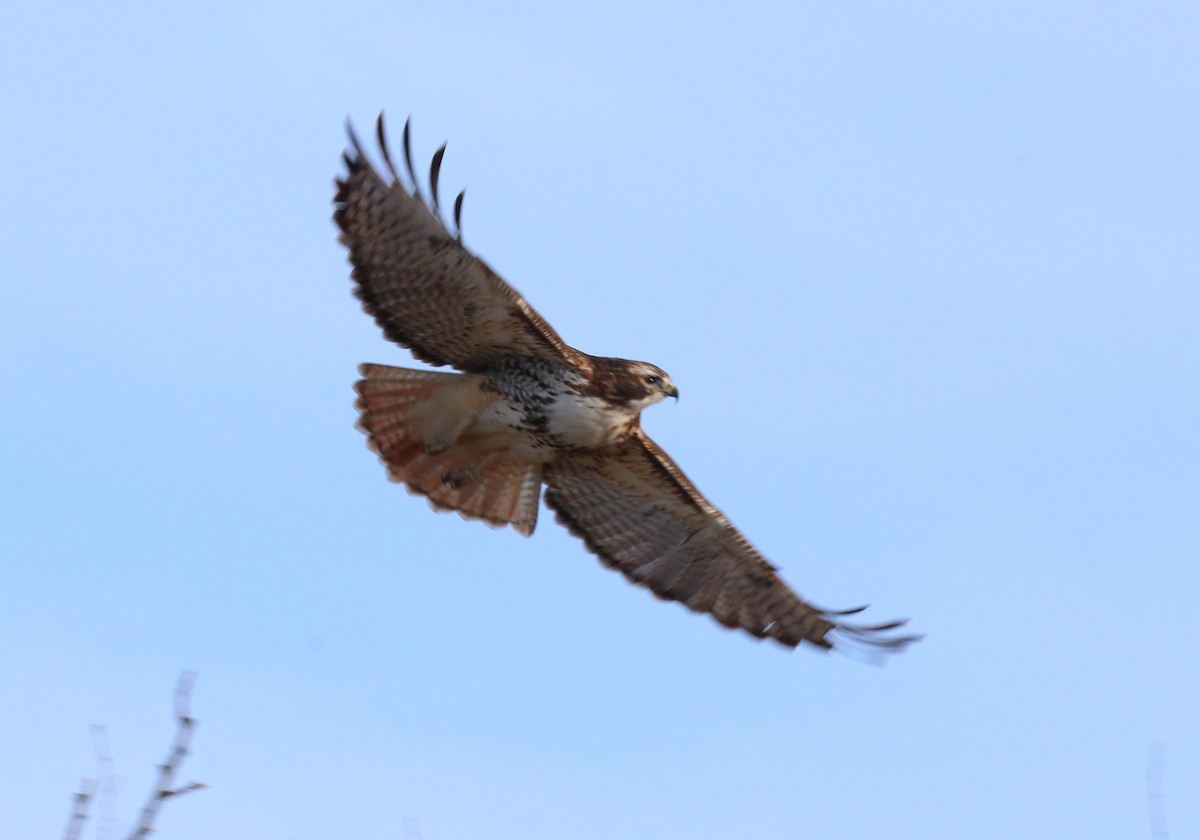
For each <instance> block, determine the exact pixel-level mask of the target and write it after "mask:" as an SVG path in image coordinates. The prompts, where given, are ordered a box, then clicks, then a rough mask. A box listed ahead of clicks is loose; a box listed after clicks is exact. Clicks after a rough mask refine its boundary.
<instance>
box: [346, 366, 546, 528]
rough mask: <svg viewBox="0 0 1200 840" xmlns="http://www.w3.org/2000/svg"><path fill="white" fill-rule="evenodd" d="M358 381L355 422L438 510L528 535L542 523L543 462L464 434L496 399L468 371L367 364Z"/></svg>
mask: <svg viewBox="0 0 1200 840" xmlns="http://www.w3.org/2000/svg"><path fill="white" fill-rule="evenodd" d="M359 371H360V373H361V374H362V375H363V379H361V380H359V382H358V383H357V384H356V385H355V386H354V389H355V391H357V392H358V401H357V402H356V403H355V406H356V407H357V408H358V410H359V412H360V415H361V416H360V417H359V421H358V427H359V428H360V429H361V430H362V431H363V432H364V433H366V435H367V438H368V441H369V445H370V447H371V449H373V450H374V451H375V452H376V454H378V455H379V458H380V460H382V461H383V463H384V465H385V466H386V467H387V470H388V477H389V478H391V479H392V480H393V481H398V482H402V483H403V484H405V485H407V486H408V489H409V490H410V491H411V492H413V493H419V494H420V495H423V496H427V497H428V498H429V502H430V504H431V505H433V507H434V508H435V509H437V510H456V511H458V512H459V513H460V514H461V515H463V516H465V517H468V518H471V519H482V520H483V521H485V522H487V523H488V524H490V525H495V526H497V527H502V526H504V525H510V524H511V525H512V526H513V528H515V529H516V530H517V531H519V532H520V533H522V534H524V535H526V536H529V535H530V534H532V533H533V529H534V527H535V526H536V525H537V512H538V498H539V495H540V492H541V486H542V468H541V465H540V464H531V463H528V462H526V461H522V460H519V459H517V458H513V457H512V456H510V455H508V454H507V453H504V452H495V451H490V452H489V451H485V450H482V449H481V448H480V447H478V446H473V445H472V443H473V440H472V438H471V436H470V435H469V434H468V435H464V432H467V430H468V429H469V428H470V426H471V423H472V422H473V421H474V420H475V417H476V416H477V415H478V414H479V411H480V410H481V409H482V408H483V407H484V406H486V405H487V404H488V403H490V402H491V401H492V400H493V399H495V396H494V395H493V394H489V393H487V392H484V391H481V390H480V388H479V377H476V376H471V375H469V374H456V373H439V372H436V371H424V370H408V369H407V368H396V367H388V366H386V365H363V366H362V367H361V368H360V369H359Z"/></svg>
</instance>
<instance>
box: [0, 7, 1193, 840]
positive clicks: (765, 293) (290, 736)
mask: <svg viewBox="0 0 1200 840" xmlns="http://www.w3.org/2000/svg"><path fill="white" fill-rule="evenodd" d="M1197 44H1200V7H1198V6H1197V5H1196V4H1195V3H1151V4H1146V3H1100V2H1089V3H1083V2H1078V3H1071V2H1062V3H1051V4H1047V3H1042V2H1020V0H1017V2H1014V1H1013V0H1006V2H1003V3H972V4H962V3H949V2H945V3H938V2H930V3H886V4H884V3H871V4H858V3H838V4H829V3H821V4H813V3H795V2H787V3H784V2H780V3H745V4H738V5H737V6H736V10H734V5H733V4H724V3H661V4H645V3H603V4H601V3H592V2H583V3H572V4H564V3H542V4H537V3H519V4H495V3H442V4H409V5H404V4H397V3H387V2H381V0H376V2H349V3H339V4H333V3H304V2H300V3H295V2H292V3H249V4H247V3H224V2H212V3H206V4H191V5H184V4H163V3H126V4H120V6H119V8H118V7H117V6H113V5H111V4H95V3H44V4H20V3H11V4H6V5H5V6H4V8H3V10H2V11H0V72H2V75H3V78H4V79H5V82H4V84H3V86H2V87H0V110H2V112H3V115H4V116H3V120H0V153H2V157H3V160H4V161H5V162H6V163H5V166H4V167H3V170H2V173H0V181H2V184H3V194H4V197H5V200H4V201H3V203H2V204H0V237H2V238H3V241H2V243H0V245H2V247H0V259H2V260H3V263H2V265H3V268H2V269H0V272H2V276H0V387H2V388H3V393H4V395H5V398H4V405H3V411H2V412H0V432H2V433H3V439H4V441H5V445H4V446H3V447H2V448H0V552H2V555H0V561H2V570H3V577H2V582H0V673H3V674H4V679H3V687H2V688H0V745H2V750H0V752H2V754H3V757H2V758H0V825H2V826H3V834H4V835H5V836H8V837H14V838H16V837H20V838H33V837H57V836H60V835H61V832H62V830H63V827H64V825H65V823H66V818H67V815H68V810H69V800H70V795H71V794H72V793H73V792H74V791H75V790H77V789H78V787H79V785H80V780H81V779H82V778H84V777H87V776H94V775H96V773H97V760H96V755H95V751H94V748H93V743H92V734H91V731H90V730H89V726H91V725H93V724H97V725H102V726H103V727H105V730H106V732H107V739H108V750H109V751H110V752H111V755H112V758H113V760H114V762H115V773H116V784H114V785H113V786H112V788H113V790H114V791H115V793H110V794H108V795H106V796H105V797H104V801H103V802H102V803H101V807H100V808H99V809H98V811H97V813H98V814H101V815H104V816H105V819H104V820H99V819H97V820H94V821H93V823H92V824H91V830H92V831H93V832H94V831H95V830H96V829H97V828H103V829H105V830H106V831H107V835H105V834H103V833H102V835H101V836H108V837H113V836H116V835H114V834H113V833H112V829H113V828H114V826H120V827H127V826H128V825H129V824H130V823H131V821H132V820H133V819H134V817H135V815H136V811H137V809H138V808H139V807H140V805H141V803H142V799H143V797H144V795H145V793H146V791H147V790H148V789H149V788H150V786H151V784H152V783H153V780H154V765H155V764H156V763H157V762H159V761H160V760H162V757H163V755H164V753H165V751H166V748H167V746H168V743H169V741H170V739H171V736H172V733H173V724H172V718H171V699H172V692H173V689H174V683H175V681H176V679H177V677H178V675H179V674H180V672H182V671H184V670H194V671H196V672H197V673H198V678H197V682H196V685H195V690H194V694H193V697H192V710H193V713H194V715H195V716H196V718H197V719H198V720H199V727H198V730H197V733H196V736H195V741H194V754H193V755H192V757H191V758H190V759H189V761H188V764H187V765H186V767H185V770H184V772H183V774H182V779H181V780H191V779H196V780H200V781H203V782H206V783H207V784H208V785H210V786H211V787H210V789H209V790H207V791H204V792H202V793H195V794H192V795H190V796H188V797H187V798H185V799H181V800H178V801H171V802H168V803H167V806H166V808H165V809H164V811H163V813H162V816H161V819H160V821H159V824H158V827H159V830H160V831H159V833H158V834H156V837H161V838H163V840H196V839H198V838H204V839H205V840H208V838H212V837H232V838H281V840H282V838H287V839H288V840H318V839H319V838H342V837H346V838H348V837H354V838H359V840H377V839H379V840H382V838H397V837H402V836H403V835H404V832H405V830H408V831H409V834H410V835H411V834H412V833H413V832H412V829H413V827H414V826H416V825H418V824H419V827H420V828H419V830H420V833H421V835H422V836H423V837H424V838H425V840H518V838H519V839H520V840H538V839H539V838H546V840H560V839H561V838H570V840H600V838H604V840H612V838H655V840H675V839H676V838H679V839H680V840H682V839H683V838H687V839H688V840H695V838H742V837H747V838H750V837H752V838H755V840H782V839H783V838H795V837H821V838H835V839H836V838H851V839H853V838H864V840H865V839H870V840H875V838H930V837H969V838H1003V839H1004V840H1011V838H1014V837H1020V838H1062V837H1087V838H1130V837H1150V836H1152V825H1151V817H1152V816H1154V815H1157V816H1154V818H1155V819H1158V818H1160V817H1161V810H1156V808H1157V807H1158V806H1153V805H1148V799H1147V791H1148V786H1147V773H1148V770H1149V771H1150V774H1151V775H1152V776H1153V775H1155V774H1161V776H1162V789H1163V792H1164V793H1165V820H1166V822H1165V825H1166V827H1167V829H1168V830H1169V832H1170V836H1171V837H1174V838H1185V837H1200V712H1198V711H1197V710H1200V656H1198V655H1197V643H1196V609H1197V608H1196V604H1197V598H1198V596H1200V567H1198V563H1197V559H1198V554H1200V514H1198V510H1200V386H1198V382H1200V276H1198V274H1200V142H1198V139H1197V138H1198V135H1200V67H1198V65H1200V59H1198V55H1200V53H1198V52H1197ZM381 108H383V109H386V111H387V113H388V114H389V116H390V117H391V119H392V120H393V125H394V129H395V134H396V135H397V136H398V133H399V127H400V125H401V123H402V122H403V119H404V118H405V116H407V115H408V114H410V113H411V114H412V115H413V120H414V130H415V141H416V150H417V156H418V157H420V158H421V159H423V160H427V159H428V156H429V155H430V154H431V153H432V152H433V150H434V149H435V148H436V147H437V145H439V144H440V143H441V142H442V141H444V140H449V141H450V145H449V150H448V153H447V156H446V159H445V165H444V168H443V171H442V184H443V191H444V192H445V193H446V194H453V193H454V192H457V190H458V189H459V188H460V187H462V186H465V187H466V188H467V196H466V204H465V209H464V229H465V239H466V242H467V244H468V245H469V246H470V247H471V248H472V249H474V250H475V251H477V252H478V253H480V254H481V255H483V256H484V258H485V259H487V260H488V262H489V263H490V264H491V265H493V266H494V267H495V268H496V269H497V270H498V271H499V272H500V273H501V274H502V275H503V276H504V277H506V278H507V279H508V280H509V281H510V282H512V283H513V284H514V285H515V286H516V287H517V288H518V289H520V290H521V291H522V292H523V293H524V294H525V295H526V296H527V297H528V299H529V300H530V302H531V303H532V305H533V306H535V307H536V308H537V309H538V310H539V311H540V312H541V313H542V314H543V315H544V316H545V317H546V318H547V319H548V320H549V321H550V323H552V324H553V325H554V326H555V327H556V328H557V329H558V331H559V332H560V333H561V334H562V335H563V336H564V337H565V338H566V340H567V341H569V342H570V343H572V344H574V345H575V346H577V347H580V348H582V349H584V350H587V351H589V352H592V353H596V354H600V355H616V356H623V357H628V358H638V359H648V360H651V361H653V362H655V363H657V364H659V365H661V366H662V367H663V368H665V369H666V370H668V371H669V372H670V373H671V375H672V377H673V379H674V380H675V382H676V383H677V384H678V385H679V387H680V390H681V392H682V399H681V400H680V401H679V403H678V404H674V403H671V404H667V405H662V406H657V407H654V408H653V409H651V410H650V411H649V412H648V413H647V416H646V417H645V418H644V421H645V426H646V427H647V429H648V430H649V432H650V434H651V435H653V436H654V438H655V439H656V440H658V441H659V442H660V443H661V444H662V445H663V446H664V447H665V448H666V450H667V451H668V452H670V453H671V454H672V455H673V456H674V457H675V459H676V460H677V461H678V462H679V463H680V464H681V465H682V467H683V468H684V469H685V470H686V471H687V472H688V473H689V475H690V476H691V477H692V478H693V479H694V480H695V482H696V483H697V484H698V485H699V486H700V488H701V489H702V490H703V491H704V492H705V493H706V494H707V495H708V496H710V497H711V498H712V500H713V501H714V502H715V503H716V504H717V505H718V506H720V507H721V508H723V509H724V510H725V512H726V513H727V514H728V515H729V516H730V518H731V519H732V520H733V521H734V522H735V523H736V524H737V525H738V526H739V527H740V528H741V529H742V530H744V531H745V533H746V534H747V535H748V536H749V538H750V539H751V540H752V541H753V542H754V543H755V544H756V545H757V546H758V547H759V548H760V549H761V550H762V551H763V552H764V553H765V554H766V555H767V556H768V557H770V558H771V559H772V560H773V562H775V563H776V564H777V565H779V566H781V567H782V568H783V572H782V573H783V575H784V576H785V577H786V579H787V580H788V581H789V582H791V583H792V584H793V585H794V586H795V587H796V588H797V589H798V590H799V591H800V592H801V593H802V594H803V595H805V596H806V597H808V598H810V599H812V600H813V601H816V602H817V603H821V604H824V605H829V606H837V607H843V606H844V607H849V606H854V605H857V604H860V603H866V602H869V603H871V604H872V608H871V611H870V613H869V615H870V616H872V617H875V618H877V619H879V620H885V619H889V618H894V617H899V616H911V617H912V619H913V624H912V627H913V628H914V629H915V630H917V631H919V632H923V633H925V634H927V638H926V639H925V640H924V641H923V642H921V643H920V644H919V645H917V646H915V647H913V648H912V649H910V650H909V651H908V652H906V653H904V654H903V655H901V656H898V657H896V658H894V659H892V660H891V661H889V662H888V663H887V665H886V666H885V667H873V666H871V665H867V664H864V663H862V662H859V661H855V660H853V659H851V658H849V657H847V656H843V655H838V654H832V655H822V654H820V653H817V652H813V651H812V650H805V649H802V650H798V651H795V652H789V651H788V650H786V649H784V648H781V647H779V646H777V645H773V644H764V643H756V642H755V641H753V640H752V639H750V638H749V637H746V636H744V635H740V634H734V633H730V632H726V631H723V630H721V629H720V628H719V627H717V626H716V625H715V624H714V623H713V622H712V621H711V620H709V619H707V618H704V617H698V616H694V615H692V614H690V613H687V612H686V611H685V610H684V609H682V608H681V607H679V606H677V605H673V604H664V603H661V602H658V601H656V600H654V599H653V598H652V597H650V596H649V595H648V594H646V593H645V592H644V591H640V590H637V589H635V588H633V587H631V586H630V585H628V584H627V583H625V582H624V580H623V579H622V578H621V577H620V576H618V575H615V574H613V573H611V572H607V571H605V570H603V569H602V567H601V566H600V565H599V563H598V562H597V561H596V560H595V559H594V558H592V557H590V556H589V555H587V554H586V553H585V551H584V549H583V547H582V545H581V544H580V543H578V541H576V540H575V539H574V538H572V537H571V536H570V535H569V534H567V533H566V531H565V530H563V529H562V528H560V527H558V526H556V525H555V524H554V522H553V519H552V517H551V516H549V515H548V514H547V512H546V511H545V510H543V515H542V520H541V527H540V528H539V530H538V533H537V534H535V536H534V537H533V538H532V539H530V540H525V539H524V538H522V537H520V536H518V535H516V534H515V533H513V532H512V531H511V530H510V531H503V532H497V531H494V530H491V529H489V528H487V527H485V526H483V525H481V524H478V523H465V522H463V521H462V520H460V519H459V518H458V517H457V516H454V515H447V514H441V515H438V514H434V513H432V512H431V511H430V510H429V509H428V507H427V506H426V504H425V503H424V501H422V500H420V499H416V498H413V497H410V496H409V495H407V494H406V493H405V492H404V490H403V489H402V488H399V487H397V486H395V485H392V484H389V483H388V482H387V481H386V480H385V477H384V471H383V469H382V467H381V466H380V465H379V464H378V463H377V461H376V459H375V458H374V457H373V456H372V455H371V454H370V453H369V452H368V451H367V449H366V447H365V445H364V440H363V438H362V436H361V435H360V434H359V433H358V432H357V431H355V429H354V421H355V412H354V409H353V405H352V404H353V395H352V392H351V384H352V382H353V381H354V379H355V378H356V373H355V367H356V365H357V364H359V363H360V362H362V361H375V362H382V363H388V364H398V365H411V364H412V362H411V357H410V356H409V354H408V353H407V352H405V351H403V350H401V349H399V348H397V347H394V346H392V345H390V344H388V343H387V342H385V341H384V340H383V338H382V336H381V334H380V331H379V330H378V329H377V328H376V327H375V325H374V324H373V323H372V322H371V320H370V319H369V318H368V317H366V316H365V315H364V314H363V313H362V312H361V310H360V307H359V305H358V303H357V302H356V301H355V300H354V299H353V298H352V297H351V293H350V289H351V285H350V281H349V279H348V272H349V268H348V265H347V263H346V257H345V254H344V252H343V250H342V248H341V247H340V246H339V245H338V244H337V243H336V241H335V232H334V228H333V225H332V223H331V221H330V213H331V209H332V208H331V204H330V202H331V198H332V194H333V185H332V181H333V178H334V176H335V175H336V174H337V173H338V172H339V170H340V161H339V155H340V153H341V151H342V149H343V148H344V147H345V134H344V128H343V126H344V122H345V120H346V118H347V116H349V117H350V118H351V119H353V120H354V122H355V124H356V125H358V126H359V128H360V130H361V133H362V134H363V135H364V136H367V135H369V133H370V132H369V128H370V125H371V122H372V121H373V119H374V117H375V115H376V114H377V113H378V111H379V110H380V109H381ZM372 151H373V150H372ZM1160 747H1161V750H1162V751H1163V756H1164V757H1163V759H1162V760H1161V761H1151V755H1152V753H1153V752H1154V751H1155V750H1157V749H1159V748H1160ZM1153 787H1154V785H1153V784H1152V785H1151V788H1153ZM112 820H115V821H116V822H115V823H114V822H112ZM406 820H407V822H406ZM406 826H407V829H406ZM89 836H92V835H89ZM1158 836H1160V837H1164V836H1166V835H1165V834H1164V833H1163V832H1159V835H1158Z"/></svg>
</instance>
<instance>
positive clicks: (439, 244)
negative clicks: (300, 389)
mask: <svg viewBox="0 0 1200 840" xmlns="http://www.w3.org/2000/svg"><path fill="white" fill-rule="evenodd" d="M348 131H349V133H350V144H351V149H350V151H348V152H347V153H346V154H345V155H344V156H343V157H344V160H345V162H346V170H347V171H346V175H345V177H344V178H343V179H341V180H339V181H338V182H337V194H336V196H335V197H334V205H335V206H336V208H337V209H336V211H335V212H334V214H333V217H334V220H335V221H336V222H337V224H338V226H339V227H340V228H341V229H342V233H341V236H340V240H341V242H342V243H343V244H345V245H346V247H347V248H349V249H350V262H351V263H353V264H354V271H353V273H352V275H351V276H352V277H353V278H354V280H355V283H356V284H357V287H356V289H355V294H357V295H358V297H359V298H360V299H361V300H362V302H363V308H364V309H365V310H366V311H367V312H368V313H369V314H371V315H372V316H374V318H375V322H376V323H377V324H379V326H380V327H381V328H382V329H383V332H384V334H385V335H386V336H387V337H388V338H389V339H391V340H392V341H394V342H396V343H397V344H399V345H401V346H403V347H407V348H409V349H410V350H412V352H413V354H414V355H415V356H416V357H417V358H419V359H421V360H422V361H425V362H429V363H430V364H434V365H452V366H454V367H455V368H458V369H459V370H464V371H468V372H472V373H478V372H481V371H484V370H488V369H490V368H493V367H495V366H496V365H497V364H499V363H501V362H503V361H504V360H506V359H509V358H512V357H514V356H531V357H535V358H543V359H551V360H554V361H559V362H565V363H567V364H570V365H573V366H576V367H585V366H586V365H587V357H586V356H585V355H584V354H583V353H580V352H579V351H577V350H574V349H572V348H571V347H569V346H568V345H567V344H566V343H565V342H564V341H563V340H562V339H561V338H559V336H558V333H556V332H555V331H554V330H553V329H551V328H550V325H549V324H547V323H546V322H545V321H544V320H543V319H542V317H541V316H540V315H538V314H537V312H535V311H534V310H533V307H531V306H530V305H529V304H528V303H526V302H525V299H524V298H523V297H521V295H520V294H519V293H518V292H517V291H516V289H514V288H513V287H512V286H509V285H508V284H507V283H505V282H504V281H503V280H501V279H500V277H499V276H497V275H496V273H495V272H494V271H492V270H491V269H490V268H488V266H487V265H486V264H485V263H484V262H483V260H481V259H479V258H478V257H476V256H475V255H474V254H472V253H471V252H470V251H468V250H467V249H466V248H464V247H463V246H462V242H461V237H460V236H459V235H451V233H450V231H449V230H448V229H447V227H446V224H445V222H444V221H443V220H442V218H441V211H440V207H439V201H438V192H437V181H438V172H439V170H440V168H441V162H442V153H443V152H444V151H445V146H443V147H442V148H441V149H439V150H438V153H437V154H436V155H435V156H434V158H433V163H432V165H431V167H430V192H431V197H430V203H429V204H428V205H427V204H426V203H425V201H424V199H423V196H422V195H421V190H420V187H419V185H418V183H417V179H416V176H415V175H414V174H413V168H412V156H411V154H410V153H409V142H408V137H409V134H408V124H407V123H406V124H405V126H404V157H405V162H406V163H407V168H408V173H409V176H410V178H411V179H412V184H413V188H412V192H410V191H409V190H408V189H407V188H406V187H405V186H404V184H403V182H402V181H401V178H400V176H399V175H398V173H397V172H396V168H395V166H393V165H392V160H391V155H390V154H389V152H388V149H387V143H386V138H385V137H384V132H383V115H382V114H381V115H380V117H379V122H378V125H377V133H378V136H379V144H380V146H381V148H382V150H383V159H384V162H385V163H386V164H387V168H388V171H389V173H390V174H391V178H390V179H388V180H385V179H384V178H383V177H381V176H380V174H379V173H378V172H377V171H376V170H375V168H374V167H373V166H372V165H371V163H370V162H369V161H368V160H367V159H366V157H365V155H364V154H363V151H362V147H361V146H360V145H359V142H358V138H357V137H355V136H354V132H353V130H352V129H349V127H348ZM461 208H462V194H461V193H460V194H459V197H458V200H457V201H456V202H455V211H454V217H455V222H456V227H457V226H458V225H457V222H458V220H459V214H460V211H461Z"/></svg>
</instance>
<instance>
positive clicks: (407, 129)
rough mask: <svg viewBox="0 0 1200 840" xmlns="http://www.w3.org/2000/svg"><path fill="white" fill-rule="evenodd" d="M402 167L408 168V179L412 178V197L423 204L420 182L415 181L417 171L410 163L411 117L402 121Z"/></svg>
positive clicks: (423, 198)
mask: <svg viewBox="0 0 1200 840" xmlns="http://www.w3.org/2000/svg"><path fill="white" fill-rule="evenodd" d="M404 165H405V166H406V167H407V168H408V177H410V178H412V184H413V195H415V196H416V197H417V198H418V199H420V201H421V203H425V197H424V196H423V195H421V182H420V181H418V180H417V171H416V169H414V168H413V162H412V116H411V115H409V118H408V119H406V120H405V121H404Z"/></svg>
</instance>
